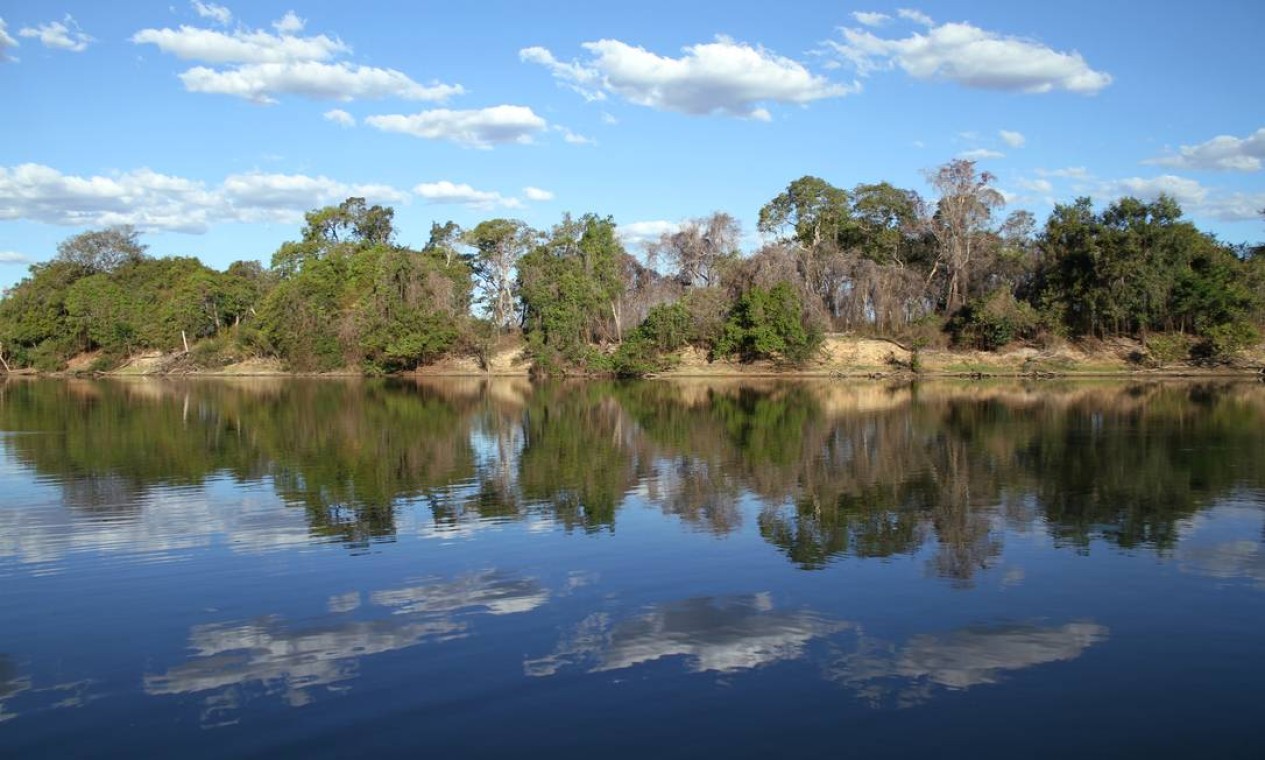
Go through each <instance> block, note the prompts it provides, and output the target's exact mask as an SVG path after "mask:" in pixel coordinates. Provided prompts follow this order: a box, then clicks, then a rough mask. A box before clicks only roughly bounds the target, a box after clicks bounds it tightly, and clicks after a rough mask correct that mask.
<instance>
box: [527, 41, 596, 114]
mask: <svg viewBox="0 0 1265 760" xmlns="http://www.w3.org/2000/svg"><path fill="white" fill-rule="evenodd" d="M518 58H519V60H521V61H524V62H526V63H535V64H539V65H541V66H544V67H545V68H547V69H549V71H551V72H552V73H553V77H554V79H557V80H558V81H559V82H562V83H563V84H564V85H566V86H567V88H568V89H571V90H574V91H575V92H577V93H579V94H580V95H582V96H583V97H584V99H585V100H587V101H590V102H592V101H595V100H606V93H605V92H602V73H601V72H600V71H598V70H596V69H591V68H587V67H585V66H583V65H581V64H579V63H575V62H571V63H563V62H562V61H559V60H558V59H557V58H554V57H553V53H551V52H549V51H548V50H547V49H545V48H542V47H529V48H523V49H522V50H520V51H518Z"/></svg>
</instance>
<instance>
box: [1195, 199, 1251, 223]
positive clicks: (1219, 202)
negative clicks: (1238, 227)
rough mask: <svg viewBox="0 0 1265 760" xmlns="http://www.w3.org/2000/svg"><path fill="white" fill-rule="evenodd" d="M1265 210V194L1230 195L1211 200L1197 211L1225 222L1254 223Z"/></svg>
mask: <svg viewBox="0 0 1265 760" xmlns="http://www.w3.org/2000/svg"><path fill="white" fill-rule="evenodd" d="M1261 209H1265V193H1230V194H1228V195H1217V196H1214V197H1212V198H1209V199H1208V200H1207V201H1205V202H1204V203H1203V205H1202V206H1199V207H1197V208H1196V209H1195V211H1196V212H1197V213H1203V214H1207V215H1208V216H1211V217H1212V218H1213V219H1219V220H1220V221H1223V222H1254V221H1259V220H1260V218H1261Z"/></svg>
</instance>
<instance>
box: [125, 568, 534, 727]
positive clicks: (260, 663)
mask: <svg viewBox="0 0 1265 760" xmlns="http://www.w3.org/2000/svg"><path fill="white" fill-rule="evenodd" d="M353 598H354V599H356V600H359V598H360V595H359V594H357V593H354V592H353V593H351V594H342V595H338V596H335V597H333V598H332V599H331V600H330V603H329V607H330V608H331V610H333V611H334V614H332V615H331V616H330V618H329V619H328V621H327V622H323V623H322V624H320V625H313V626H309V627H298V626H294V625H292V624H289V623H287V622H286V621H285V620H284V619H283V618H281V617H278V616H270V617H266V618H263V619H260V620H256V621H251V622H247V623H215V624H210V625H201V626H195V627H194V628H193V629H192V631H191V632H190V635H189V643H190V646H191V648H192V649H193V654H192V656H191V657H190V659H189V660H188V661H187V662H184V663H182V664H180V665H177V666H175V667H173V668H171V669H169V670H167V671H166V672H165V673H162V674H153V675H147V676H145V679H144V688H145V692H146V693H148V694H153V695H161V694H190V693H206V694H207V696H206V697H205V700H204V710H203V716H202V717H203V724H204V725H206V726H213V725H222V724H226V723H231V722H233V721H234V715H235V712H236V709H237V708H238V707H240V706H241V705H242V704H243V703H244V702H246V701H248V699H249V698H251V697H253V696H254V695H255V693H256V691H257V690H258V689H260V688H262V691H263V693H264V694H265V695H268V696H273V697H280V698H282V699H284V700H285V702H286V703H287V704H289V705H291V706H295V707H298V706H301V705H304V704H307V703H309V702H311V701H312V700H313V699H315V698H316V697H317V696H319V694H320V693H321V692H322V691H330V690H334V689H336V688H340V687H342V686H344V685H345V684H346V682H348V681H351V680H353V679H354V678H356V677H357V676H358V675H359V660H360V658H362V657H366V656H370V655H375V654H381V653H384V652H390V651H396V650H400V649H405V648H408V647H412V646H415V645H418V644H421V643H423V642H428V641H444V640H449V639H453V638H458V637H462V636H465V635H468V633H469V627H470V623H469V621H468V620H466V619H465V616H467V615H472V614H480V613H482V614H493V615H506V614H513V613H521V612H528V611H530V610H533V609H536V608H537V607H539V606H541V605H542V604H544V603H545V602H547V601H548V600H549V592H548V591H547V590H546V589H544V588H543V587H542V586H541V585H540V584H539V583H538V582H537V581H536V580H534V579H530V578H520V577H516V576H512V575H509V574H507V573H504V572H502V571H498V570H487V571H482V572H478V573H473V574H470V575H466V576H462V577H458V578H455V579H452V580H447V581H440V580H434V581H426V582H423V583H419V584H417V585H414V586H409V587H405V588H399V589H390V590H385V591H377V592H374V593H372V594H369V595H368V598H369V600H370V602H371V603H372V605H373V606H374V608H376V609H377V614H378V615H379V617H377V618H373V619H367V620H365V619H347V618H346V615H348V614H350V613H351V612H352V611H356V610H359V609H361V607H360V605H359V604H358V603H357V604H352V600H353ZM371 609H372V608H371ZM384 610H385V612H386V614H383V611H384ZM339 611H342V612H341V614H340V612H339Z"/></svg>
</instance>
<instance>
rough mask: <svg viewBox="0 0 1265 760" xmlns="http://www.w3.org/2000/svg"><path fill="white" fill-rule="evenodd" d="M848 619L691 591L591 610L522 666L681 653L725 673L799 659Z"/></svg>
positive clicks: (592, 663) (546, 671)
mask: <svg viewBox="0 0 1265 760" xmlns="http://www.w3.org/2000/svg"><path fill="white" fill-rule="evenodd" d="M847 627H848V624H847V623H842V622H838V621H832V620H827V619H825V618H822V617H820V616H818V615H815V614H813V613H811V612H806V611H796V612H779V611H776V610H775V609H774V608H773V599H772V597H771V595H769V594H768V593H759V594H748V595H742V596H730V597H696V598H693V599H686V600H684V601H678V602H671V603H668V604H663V605H657V606H655V607H654V608H652V609H651V610H650V611H648V612H646V613H644V614H642V615H638V616H636V617H633V618H630V619H627V620H623V621H620V622H618V623H615V624H613V625H612V624H611V621H610V619H609V616H608V615H605V614H602V613H598V614H594V615H590V616H589V617H588V618H586V619H585V620H584V621H582V622H581V623H580V625H579V626H577V627H576V629H575V631H574V632H573V633H572V635H570V636H569V637H567V638H566V639H564V640H563V641H562V642H561V643H560V644H559V646H558V648H557V649H556V650H555V651H554V652H553V654H550V655H547V656H545V657H541V658H539V659H534V660H528V661H526V662H525V663H524V670H525V672H526V673H527V674H528V675H531V676H548V675H553V674H554V673H556V672H558V671H559V670H561V669H562V668H564V667H567V666H569V665H583V666H585V667H587V669H588V670H589V672H593V673H596V672H602V671H610V670H621V669H624V668H630V667H633V666H634V665H639V664H642V663H646V662H650V661H652V660H658V659H660V658H663V657H684V658H685V659H686V661H687V663H688V667H689V670H690V671H692V672H696V673H699V672H706V671H714V672H719V673H727V672H732V671H738V670H747V669H750V668H755V667H759V666H761V665H766V664H769V663H773V662H778V661H783V660H794V659H798V658H799V657H801V656H802V655H803V653H804V649H805V647H806V646H807V644H808V643H809V642H810V641H812V640H813V639H816V638H819V637H822V636H826V635H828V634H831V633H835V632H837V631H840V630H843V629H844V628H847Z"/></svg>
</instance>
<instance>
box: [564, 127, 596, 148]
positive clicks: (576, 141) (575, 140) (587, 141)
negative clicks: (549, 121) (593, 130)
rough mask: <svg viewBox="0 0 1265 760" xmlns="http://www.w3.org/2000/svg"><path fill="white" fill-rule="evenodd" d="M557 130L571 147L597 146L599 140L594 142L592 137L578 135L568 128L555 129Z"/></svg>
mask: <svg viewBox="0 0 1265 760" xmlns="http://www.w3.org/2000/svg"><path fill="white" fill-rule="evenodd" d="M555 129H557V130H558V131H559V132H561V133H562V139H563V140H564V141H566V142H567V143H569V144H571V145H597V140H594V139H593V138H592V137H585V136H584V135H581V134H576V133H575V132H572V131H571V130H569V129H567V128H566V127H555Z"/></svg>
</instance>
